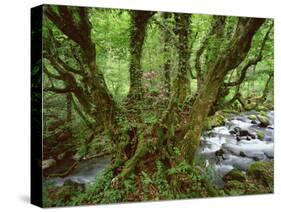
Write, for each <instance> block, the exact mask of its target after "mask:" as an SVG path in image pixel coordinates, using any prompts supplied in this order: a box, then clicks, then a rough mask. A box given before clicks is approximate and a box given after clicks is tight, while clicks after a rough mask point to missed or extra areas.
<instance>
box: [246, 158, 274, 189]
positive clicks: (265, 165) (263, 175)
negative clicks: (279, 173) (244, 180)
mask: <svg viewBox="0 0 281 212" xmlns="http://www.w3.org/2000/svg"><path fill="white" fill-rule="evenodd" d="M247 174H248V175H249V176H250V177H252V178H253V179H255V180H257V181H259V182H261V183H263V184H264V185H265V186H268V187H271V188H273V178H274V169H273V163H272V162H262V161H258V162H255V163H253V164H251V165H250V167H249V169H248V171H247Z"/></svg>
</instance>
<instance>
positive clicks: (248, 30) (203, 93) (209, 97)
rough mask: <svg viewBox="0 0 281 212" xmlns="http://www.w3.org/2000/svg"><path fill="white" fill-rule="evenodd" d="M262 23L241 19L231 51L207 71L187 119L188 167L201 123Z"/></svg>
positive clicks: (245, 53) (184, 152)
mask: <svg viewBox="0 0 281 212" xmlns="http://www.w3.org/2000/svg"><path fill="white" fill-rule="evenodd" d="M263 22H264V19H256V18H240V19H239V22H238V26H237V29H236V32H235V34H234V36H233V39H232V41H231V45H230V47H229V48H228V49H226V51H225V52H223V53H222V54H221V55H220V56H219V57H218V58H217V60H216V62H215V64H214V66H213V67H212V68H211V69H210V70H209V71H208V74H207V77H206V78H205V81H204V86H203V87H202V88H201V89H200V90H199V93H198V96H197V97H196V100H195V102H194V104H193V106H192V109H191V113H190V116H189V119H188V124H187V127H186V134H185V136H184V141H185V142H186V149H185V150H182V151H181V152H182V154H184V155H185V154H186V155H185V158H186V159H187V160H188V162H189V163H190V164H192V163H193V161H194V157H195V154H196V151H197V149H198V146H199V142H200V136H201V132H202V128H203V122H204V119H205V118H206V117H207V115H208V113H209V111H210V108H211V106H212V105H213V103H214V101H215V100H216V97H217V95H218V92H219V89H220V88H221V86H222V84H223V81H224V77H225V76H226V75H227V73H228V72H229V71H230V70H232V69H233V68H235V67H237V66H238V65H239V64H240V63H241V62H242V61H243V60H244V59H245V57H246V55H247V53H248V51H249V49H250V47H251V42H252V38H253V36H254V35H255V33H256V31H257V30H258V29H259V28H260V26H261V25H262V23H263Z"/></svg>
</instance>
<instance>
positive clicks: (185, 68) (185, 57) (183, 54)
mask: <svg viewBox="0 0 281 212" xmlns="http://www.w3.org/2000/svg"><path fill="white" fill-rule="evenodd" d="M190 18H191V15H189V14H175V21H176V26H175V34H176V35H178V55H179V58H178V60H179V63H178V72H177V76H176V79H175V82H174V84H173V90H175V95H176V98H177V101H178V103H179V105H182V104H183V103H184V101H185V98H186V97H187V96H188V95H190V92H191V91H190V65H189V57H190V52H189V48H188V44H189V41H188V38H189V26H190Z"/></svg>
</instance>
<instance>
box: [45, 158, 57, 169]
mask: <svg viewBox="0 0 281 212" xmlns="http://www.w3.org/2000/svg"><path fill="white" fill-rule="evenodd" d="M55 165H56V160H55V159H48V160H43V161H42V169H43V170H45V169H48V168H51V167H53V166H55Z"/></svg>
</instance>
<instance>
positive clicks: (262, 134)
mask: <svg viewBox="0 0 281 212" xmlns="http://www.w3.org/2000/svg"><path fill="white" fill-rule="evenodd" d="M257 136H258V139H260V140H263V139H264V133H263V132H261V131H258V132H257Z"/></svg>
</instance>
